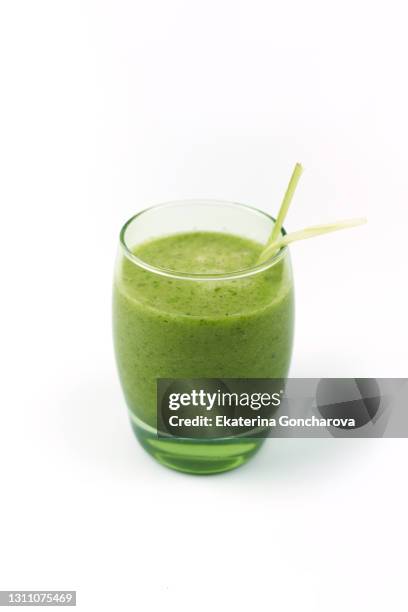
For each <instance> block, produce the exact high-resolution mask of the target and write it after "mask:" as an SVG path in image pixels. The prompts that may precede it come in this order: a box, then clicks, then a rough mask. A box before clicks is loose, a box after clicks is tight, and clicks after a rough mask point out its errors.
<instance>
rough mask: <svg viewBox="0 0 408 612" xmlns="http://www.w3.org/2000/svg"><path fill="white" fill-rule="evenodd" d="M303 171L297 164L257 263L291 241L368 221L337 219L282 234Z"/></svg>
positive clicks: (361, 219)
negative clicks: (333, 221)
mask: <svg viewBox="0 0 408 612" xmlns="http://www.w3.org/2000/svg"><path fill="white" fill-rule="evenodd" d="M302 172H303V168H302V166H301V164H296V166H295V167H294V170H293V172H292V176H291V177H290V181H289V185H288V187H287V189H286V193H285V196H284V198H283V200H282V204H281V206H280V209H279V212H278V216H277V217H276V221H275V223H274V226H273V228H272V232H271V235H270V236H269V238H268V241H267V242H266V244H265V246H264V248H263V250H262V252H261V254H260V255H259V257H258V259H257V263H263V262H264V261H266V260H267V259H269V258H271V257H272V256H273V255H275V254H276V253H277V252H278V251H279V249H281V248H282V247H284V246H287V245H288V244H290V243H291V242H296V241H297V240H306V239H307V238H314V237H315V236H320V234H328V233H329V232H337V231H338V230H342V229H347V228H349V227H355V226H356V225H362V224H363V223H366V222H367V219H363V218H359V219H347V220H345V221H337V223H329V224H327V225H315V226H313V227H307V228H305V229H302V230H299V231H297V232H291V233H290V234H286V235H285V236H282V227H283V222H284V221H285V218H286V215H287V212H288V210H289V206H290V203H291V202H292V198H293V195H294V193H295V190H296V187H297V184H298V182H299V179H300V175H301V174H302Z"/></svg>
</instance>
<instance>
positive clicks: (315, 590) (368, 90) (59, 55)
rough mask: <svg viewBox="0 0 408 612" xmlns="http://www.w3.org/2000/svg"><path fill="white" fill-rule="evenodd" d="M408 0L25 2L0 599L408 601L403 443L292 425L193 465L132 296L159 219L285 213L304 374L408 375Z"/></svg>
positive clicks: (5, 130) (6, 5) (5, 270)
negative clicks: (132, 409) (135, 255)
mask: <svg viewBox="0 0 408 612" xmlns="http://www.w3.org/2000/svg"><path fill="white" fill-rule="evenodd" d="M407 17H408V15H407V10H406V2H405V1H403V0H402V1H400V2H398V1H396V0H388V1H387V2H385V1H380V2H377V1H375V0H370V1H368V0H367V1H359V0H341V1H334V2H327V1H323V0H308V1H307V2H304V1H302V0H278V1H273V0H264V1H262V0H206V1H205V2H204V1H202V2H198V1H196V0H139V1H137V0H115V1H114V0H95V1H90V0H69V1H68V0H67V1H61V0H49V1H45V0H35V1H33V0H27V1H21V0H5V1H4V0H3V2H2V3H1V9H0V58H1V59H0V61H1V72H0V87H1V96H0V107H1V112H0V122H1V135H0V168H1V184H0V191H1V193H0V202H1V223H0V249H1V263H2V271H1V289H2V298H1V306H2V314H1V329H0V331H1V350H2V354H3V365H2V372H3V374H2V377H1V389H0V392H1V396H0V409H1V426H0V470H1V483H0V496H1V507H0V517H1V523H0V558H1V561H0V589H77V590H78V608H79V609H81V610H86V611H94V610H95V611H104V610H109V611H111V610H120V611H125V612H127V611H128V610H143V611H144V612H148V611H150V610H157V609H163V610H169V611H173V610H174V611H176V610H177V612H184V611H186V612H187V611H188V612H190V611H193V610H198V611H201V610H209V609H211V610H238V611H240V610H250V609H255V608H261V609H265V610H279V611H280V612H286V611H292V610H298V609H302V610H303V611H305V612H307V611H313V612H316V611H323V610H324V611H326V610H330V611H333V612H337V611H343V610H345V609H346V610H349V611H352V612H354V611H358V612H360V611H361V610H368V609H370V610H373V611H377V610H386V609H387V610H388V609H389V610H393V611H394V612H400V611H402V610H404V611H406V610H407V606H408V601H407V595H406V584H405V583H406V571H407V564H406V559H407V552H406V547H407V544H408V538H407V529H406V525H407V521H406V517H407V496H406V465H407V459H408V447H407V443H406V440H371V441H367V440H366V441H364V442H363V441H353V440H349V441H344V440H322V441H319V442H317V441H307V440H303V441H302V440H292V441H290V440H279V441H271V440H269V441H267V443H266V445H265V448H264V450H263V451H262V452H261V453H260V454H259V455H258V456H257V457H256V458H255V459H254V460H253V461H252V462H251V463H249V464H248V465H247V466H245V467H244V468H241V469H240V470H238V471H236V472H231V473H229V474H224V475H220V476H215V477H201V478H200V477H190V476H185V475H182V474H178V473H175V472H171V471H169V470H166V469H165V468H162V467H161V466H159V465H158V464H155V463H154V462H153V461H152V460H151V459H150V458H149V457H148V456H147V455H145V454H144V453H143V451H142V450H141V448H140V447H139V446H138V445H137V443H136V441H135V440H134V439H133V436H132V433H131V430H130V427H129V425H128V421H127V415H126V410H125V406H124V401H123V399H122V395H121V391H120V388H119V384H118V381H117V376H116V372H115V364H114V360H113V353H112V346H111V331H110V294H111V277H112V267H113V260H114V255H115V250H116V244H117V235H118V231H119V229H120V226H121V225H122V223H123V222H124V221H125V220H126V219H127V218H128V217H129V216H131V215H132V214H134V213H135V212H136V211H137V210H139V209H140V208H142V207H145V206H146V205H149V204H153V203H157V202H160V201H163V200H171V199H176V198H186V197H201V196H202V197H214V198H220V199H229V200H238V201H241V202H247V203H250V204H253V205H255V206H258V207H260V208H263V209H265V210H267V211H269V212H272V213H273V212H276V210H277V207H278V204H279V201H280V199H281V196H282V193H283V191H284V189H285V186H286V183H287V180H288V178H289V175H290V173H291V170H292V167H293V164H294V163H295V162H296V161H301V162H302V163H303V165H304V166H305V173H304V175H303V177H302V181H301V184H300V186H299V189H298V192H297V194H296V198H295V201H294V203H293V207H292V210H291V212H290V214H289V217H288V220H287V223H286V225H287V227H288V228H289V229H290V230H294V229H298V228H301V227H303V226H305V225H307V224H315V223H323V222H328V221H332V220H336V219H338V218H340V219H341V218H346V217H352V216H362V215H366V216H367V217H368V219H369V223H368V225H366V226H365V227H362V228H357V229H353V230H350V231H348V232H340V233H339V234H336V235H331V236H329V237H321V238H318V239H315V240H312V241H307V242H304V243H301V244H297V245H295V246H294V247H293V249H292V253H293V262H294V272H295V278H296V292H297V326H296V343H295V352H294V358H293V366H292V370H291V374H292V375H293V376H316V377H321V376H345V377H348V376H368V377H371V376H373V377H376V376H379V377H381V376H382V377H387V376H395V377H398V376H407V340H408V338H407V325H406V313H407V311H408V299H407V290H406V282H407V279H406V269H407V243H406V235H407V221H408V213H407V209H408V198H407V196H408V179H407V138H408V127H407V109H408V91H407V85H406V61H407V52H408V42H407V36H406V23H407Z"/></svg>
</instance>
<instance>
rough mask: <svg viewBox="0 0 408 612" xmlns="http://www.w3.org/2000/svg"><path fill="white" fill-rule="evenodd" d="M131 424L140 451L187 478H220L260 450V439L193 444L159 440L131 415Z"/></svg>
mask: <svg viewBox="0 0 408 612" xmlns="http://www.w3.org/2000/svg"><path fill="white" fill-rule="evenodd" d="M130 422H131V424H132V428H133V431H134V432H135V435H136V437H137V439H138V440H139V442H140V444H141V445H142V446H143V448H144V449H145V450H146V451H147V452H148V453H149V454H150V455H152V457H154V458H155V459H156V460H157V461H158V462H159V463H161V464H162V465H164V466H166V467H168V468H171V469H172V470H177V471H179V472H186V473H187V474H219V473H221V472H227V471H229V470H234V469H235V468H237V467H240V466H241V465H243V464H244V463H246V462H247V461H248V460H249V459H250V458H251V457H252V456H253V455H254V454H255V453H256V452H257V451H258V450H259V449H260V447H261V446H262V444H263V442H264V440H263V439H262V438H235V439H234V438H221V439H218V440H194V439H192V438H190V439H183V438H178V439H175V438H170V437H169V438H168V439H167V438H158V437H157V432H156V430H154V429H153V428H152V427H149V426H148V425H145V424H144V423H143V422H142V421H140V420H139V419H136V418H135V416H134V415H133V414H131V415H130Z"/></svg>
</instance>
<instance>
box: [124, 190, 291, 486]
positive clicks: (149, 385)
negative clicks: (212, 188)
mask: <svg viewBox="0 0 408 612" xmlns="http://www.w3.org/2000/svg"><path fill="white" fill-rule="evenodd" d="M273 225H274V219H273V218H272V217H270V216H269V215H267V214H266V213H264V212H262V211H260V210H257V209H255V208H252V207H250V206H247V205H244V204H238V203H234V202H224V201H216V200H185V201H177V202H169V203H165V204H160V205H158V206H153V207H151V208H148V209H146V210H144V211H142V212H140V213H138V214H136V215H135V216H134V217H132V218H131V219H130V220H129V221H127V223H125V225H124V226H123V228H122V230H121V233H120V241H119V249H118V255H117V260H116V266H115V275H114V290H113V335H114V346H115V354H116V361H117V366H118V372H119V378H120V381H121V386H122V389H123V393H124V396H125V399H126V403H127V406H128V410H129V416H130V421H131V424H132V427H133V430H134V432H135V434H136V436H137V438H138V440H139V441H140V443H141V444H142V446H143V447H144V448H145V450H146V451H147V452H148V453H150V454H151V455H152V456H153V457H154V458H155V459H157V460H158V461H159V462H160V463H161V464H163V465H166V466H167V467H170V468H173V469H176V470H180V471H183V472H189V473H194V474H211V473H216V472H223V471H226V470H230V469H232V468H235V467H238V466H240V465H242V464H243V463H245V462H246V461H247V460H248V459H249V458H250V457H251V456H252V455H253V454H254V453H255V452H256V451H257V450H258V449H259V448H260V446H261V444H262V442H263V440H262V439H260V438H259V437H251V436H240V435H235V436H234V435H226V436H225V437H221V438H217V439H211V437H210V436H208V437H203V438H201V439H197V438H191V439H190V438H185V437H180V438H178V437H175V436H171V435H166V432H160V436H159V435H158V431H157V405H156V402H157V400H156V383H157V379H159V378H167V379H203V378H206V379H208V378H213V379H223V378H285V377H286V376H287V374H288V370H289V365H290V359H291V354H292V339H293V324H294V296H293V278H292V268H291V262H290V255H289V250H288V248H287V247H284V248H282V249H281V250H280V251H279V252H278V253H277V254H276V255H275V256H273V257H271V258H270V259H269V260H267V261H265V262H263V263H262V264H254V265H253V266H252V267H249V268H246V269H244V270H237V271H234V272H231V273H227V274H218V273H217V274H214V273H211V272H209V273H200V274H190V273H186V272H183V271H182V270H181V271H174V270H172V269H171V270H170V269H166V268H165V267H163V268H162V267H156V266H154V265H152V264H151V263H149V262H147V261H143V260H142V259H140V258H139V257H138V256H137V255H135V253H134V251H135V249H136V248H137V247H138V245H140V244H142V243H145V242H146V241H151V240H154V239H158V238H162V237H164V236H169V235H173V234H182V233H186V232H222V233H226V234H230V235H231V234H232V235H233V236H238V237H241V238H246V239H249V240H252V241H256V242H258V243H261V244H264V243H266V241H267V240H268V237H269V236H270V234H271V231H272V228H273ZM282 233H283V234H284V233H285V232H284V230H282Z"/></svg>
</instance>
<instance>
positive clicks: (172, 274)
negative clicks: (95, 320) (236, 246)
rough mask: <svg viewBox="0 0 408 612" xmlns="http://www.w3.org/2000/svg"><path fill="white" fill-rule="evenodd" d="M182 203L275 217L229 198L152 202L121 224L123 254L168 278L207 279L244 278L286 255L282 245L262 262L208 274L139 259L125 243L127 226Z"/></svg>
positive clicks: (284, 247) (148, 269) (282, 230)
mask: <svg viewBox="0 0 408 612" xmlns="http://www.w3.org/2000/svg"><path fill="white" fill-rule="evenodd" d="M183 204H184V205H186V204H189V205H193V206H194V205H198V204H205V205H209V206H218V205H220V204H222V205H224V206H225V205H226V206H229V207H231V208H236V207H239V208H242V209H246V210H248V212H251V213H256V214H258V215H260V216H261V217H264V218H265V219H267V220H268V221H272V222H273V223H276V219H275V218H274V217H272V215H269V214H268V213H266V212H264V211H263V210H260V209H259V208H256V207H255V206H250V205H249V204H242V203H241V202H234V201H230V200H217V199H207V198H202V199H200V198H187V199H183V200H170V201H168V202H161V203H160V204H153V205H152V206H148V207H147V208H144V209H143V210H141V211H139V212H138V213H136V214H135V215H133V216H132V217H130V219H128V220H127V221H126V223H125V224H124V225H123V227H122V229H121V230H120V234H119V244H120V246H121V248H122V251H123V252H124V254H125V256H126V257H127V258H128V259H129V260H130V261H132V262H133V263H134V264H136V265H137V266H139V267H140V268H143V269H144V270H147V271H148V272H152V273H154V274H159V275H160V276H166V277H168V278H174V279H180V280H207V281H208V280H231V279H235V278H244V277H246V276H252V275H254V274H259V273H260V272H264V271H265V270H268V269H269V268H271V267H272V266H274V265H275V264H276V263H277V262H279V261H280V260H281V259H282V258H283V257H284V256H285V255H286V252H287V251H288V247H287V246H283V247H281V248H280V249H279V251H278V252H277V253H276V254H275V255H272V256H271V257H269V258H268V259H266V260H265V261H263V262H262V263H260V264H257V265H255V266H249V267H247V268H242V269H241V270H236V271H234V272H221V273H210V274H203V273H192V272H176V271H175V270H169V269H168V268H162V267H159V266H154V265H152V264H149V263H147V262H146V261H144V260H143V259H140V258H139V257H138V256H137V255H135V254H134V253H132V251H131V250H130V248H129V247H128V245H127V244H126V238H125V234H126V231H127V229H128V228H129V226H130V225H131V224H132V223H133V221H135V220H136V219H138V218H139V217H141V216H142V215H144V214H146V213H148V212H150V211H152V210H157V209H159V208H171V207H172V206H177V205H183ZM281 234H282V236H285V235H286V230H285V228H284V227H282V228H281Z"/></svg>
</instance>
